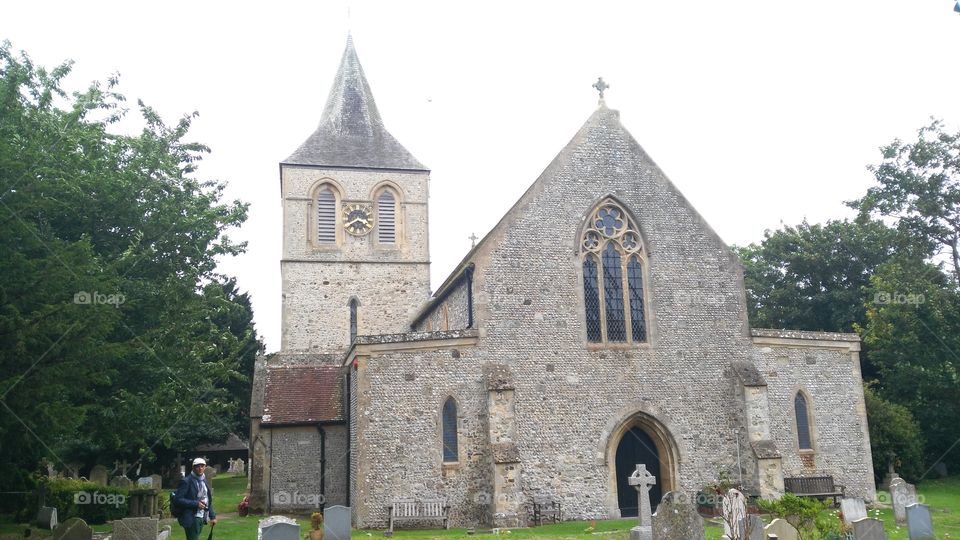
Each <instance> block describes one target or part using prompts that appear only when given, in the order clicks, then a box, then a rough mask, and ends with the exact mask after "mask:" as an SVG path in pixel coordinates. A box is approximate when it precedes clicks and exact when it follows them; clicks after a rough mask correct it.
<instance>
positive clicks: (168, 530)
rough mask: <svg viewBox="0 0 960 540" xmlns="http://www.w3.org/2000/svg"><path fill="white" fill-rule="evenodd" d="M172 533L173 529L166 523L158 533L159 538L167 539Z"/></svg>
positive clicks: (160, 539) (161, 539) (158, 539)
mask: <svg viewBox="0 0 960 540" xmlns="http://www.w3.org/2000/svg"><path fill="white" fill-rule="evenodd" d="M171 534H173V529H171V528H170V526H169V525H164V526H163V528H162V529H160V532H159V533H158V534H157V540H167V539H168V538H170V535H171Z"/></svg>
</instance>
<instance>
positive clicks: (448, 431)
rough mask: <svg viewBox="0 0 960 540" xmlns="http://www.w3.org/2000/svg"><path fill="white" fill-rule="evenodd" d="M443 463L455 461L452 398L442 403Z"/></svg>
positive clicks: (453, 405) (455, 415)
mask: <svg viewBox="0 0 960 540" xmlns="http://www.w3.org/2000/svg"><path fill="white" fill-rule="evenodd" d="M443 461H444V462H447V463H449V462H453V461H458V459H457V403H456V402H455V401H454V400H453V398H452V397H450V398H447V401H445V402H444V403H443Z"/></svg>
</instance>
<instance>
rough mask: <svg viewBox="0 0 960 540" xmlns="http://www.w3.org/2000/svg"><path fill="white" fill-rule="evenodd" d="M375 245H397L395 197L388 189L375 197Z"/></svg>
mask: <svg viewBox="0 0 960 540" xmlns="http://www.w3.org/2000/svg"><path fill="white" fill-rule="evenodd" d="M377 243H380V244H388V245H389V244H396V243H397V196H396V194H394V192H393V190H391V189H389V188H387V189H384V190H383V191H381V192H380V195H379V196H377Z"/></svg>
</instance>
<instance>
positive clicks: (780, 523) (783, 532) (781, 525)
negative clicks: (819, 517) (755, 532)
mask: <svg viewBox="0 0 960 540" xmlns="http://www.w3.org/2000/svg"><path fill="white" fill-rule="evenodd" d="M763 530H764V532H766V533H767V534H768V535H771V534H775V535H777V538H778V540H798V539H799V538H800V536H799V535H798V534H797V530H796V529H794V528H793V525H791V524H789V523H787V522H786V521H784V520H782V519H780V518H777V519H775V520H773V521H771V522H770V524H769V525H767V526H766V527H764V529H763Z"/></svg>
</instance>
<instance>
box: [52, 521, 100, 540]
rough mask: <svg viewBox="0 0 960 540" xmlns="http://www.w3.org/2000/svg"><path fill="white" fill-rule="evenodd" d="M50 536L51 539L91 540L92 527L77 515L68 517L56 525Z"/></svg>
mask: <svg viewBox="0 0 960 540" xmlns="http://www.w3.org/2000/svg"><path fill="white" fill-rule="evenodd" d="M50 538H51V540H91V539H92V538H93V529H91V528H90V526H89V525H87V522H86V521H84V520H82V519H80V518H78V517H75V518H70V519H68V520H66V521H64V522H63V523H61V524H60V525H58V526H57V528H56V529H54V530H53V536H51V537H50Z"/></svg>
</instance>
